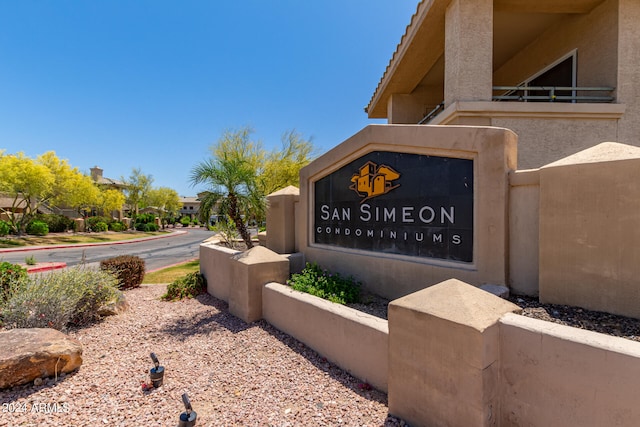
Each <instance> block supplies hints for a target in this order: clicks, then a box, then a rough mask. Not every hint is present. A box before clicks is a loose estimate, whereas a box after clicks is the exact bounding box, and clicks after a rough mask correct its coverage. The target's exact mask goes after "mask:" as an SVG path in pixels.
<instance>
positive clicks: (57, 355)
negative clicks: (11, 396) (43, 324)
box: [0, 328, 82, 389]
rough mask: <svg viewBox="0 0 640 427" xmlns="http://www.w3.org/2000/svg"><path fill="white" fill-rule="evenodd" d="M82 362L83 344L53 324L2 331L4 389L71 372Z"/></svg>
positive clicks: (0, 371) (1, 385) (0, 366)
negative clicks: (47, 326) (56, 328)
mask: <svg viewBox="0 0 640 427" xmlns="http://www.w3.org/2000/svg"><path fill="white" fill-rule="evenodd" d="M80 365H82V344H81V343H80V342H79V341H78V340H75V339H73V338H71V337H69V336H67V335H65V334H64V333H62V332H60V331H57V330H55V329H49V328H24V329H20V328H19V329H10V330H7V331H0V389H4V388H9V387H13V386H17V385H21V384H27V383H30V382H32V381H33V380H35V379H36V378H46V377H50V376H54V375H60V374H61V373H63V372H64V373H69V372H72V371H74V370H76V369H78V368H79V367H80Z"/></svg>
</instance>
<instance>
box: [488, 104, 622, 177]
mask: <svg viewBox="0 0 640 427" xmlns="http://www.w3.org/2000/svg"><path fill="white" fill-rule="evenodd" d="M569 114H570V113H569ZM491 124H492V125H493V126H500V127H505V128H507V129H511V130H513V131H514V132H515V133H517V134H518V166H519V167H520V168H523V169H529V168H537V167H540V166H543V165H546V164H548V163H551V162H554V161H556V160H560V159H562V158H564V157H567V156H570V155H572V154H575V153H577V152H579V151H582V150H585V149H587V148H589V147H593V146H594V145H597V144H599V143H601V142H603V141H612V140H615V139H616V135H617V131H618V121H617V119H616V118H607V119H599V120H598V119H596V120H594V119H580V118H571V117H567V118H551V117H550V118H544V119H541V118H533V117H531V118H519V117H516V118H508V117H497V118H493V119H492V120H491Z"/></svg>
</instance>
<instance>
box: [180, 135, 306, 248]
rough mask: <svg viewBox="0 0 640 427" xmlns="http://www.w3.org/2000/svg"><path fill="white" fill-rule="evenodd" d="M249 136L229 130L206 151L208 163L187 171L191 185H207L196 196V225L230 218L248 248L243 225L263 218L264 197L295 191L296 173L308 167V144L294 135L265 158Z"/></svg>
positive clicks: (285, 137) (263, 153) (246, 235)
mask: <svg viewBox="0 0 640 427" xmlns="http://www.w3.org/2000/svg"><path fill="white" fill-rule="evenodd" d="M252 133H253V130H252V129H251V128H249V127H244V128H241V129H239V130H236V131H233V130H229V131H226V132H224V133H223V134H222V136H221V137H220V139H219V140H218V141H217V143H216V144H215V145H213V146H212V147H211V148H210V150H211V154H212V157H211V158H210V159H208V160H205V161H202V162H200V163H199V164H197V165H196V166H195V167H194V168H193V169H192V171H191V182H192V184H193V185H197V184H207V185H208V186H209V188H208V189H207V190H206V191H204V192H202V193H200V194H199V196H200V202H201V204H200V219H201V220H203V221H207V220H208V218H209V217H210V215H211V213H212V212H213V211H214V210H216V209H217V211H218V213H221V214H223V215H225V216H227V215H228V216H229V218H231V220H232V221H233V223H234V224H235V226H236V229H237V230H238V233H239V234H240V235H241V236H242V238H243V240H244V241H245V243H246V244H247V247H249V248H250V247H251V241H250V239H249V235H248V232H247V230H246V222H247V221H248V220H249V219H255V220H256V221H257V222H258V223H261V222H262V221H263V220H264V217H265V211H266V196H267V195H269V194H270V193H272V192H274V191H277V190H279V189H281V188H284V187H286V186H288V185H296V186H298V185H299V175H300V169H302V167H304V166H305V165H306V164H308V163H309V161H311V156H312V153H313V151H314V148H313V144H312V142H311V140H305V139H304V138H303V137H302V136H301V135H300V134H299V133H298V132H296V131H295V130H291V131H287V132H285V133H284V134H283V136H282V148H281V149H280V150H277V149H276V150H273V151H271V152H267V151H266V150H265V149H264V148H263V146H262V143H261V142H259V141H255V140H253V139H252V138H251V135H252Z"/></svg>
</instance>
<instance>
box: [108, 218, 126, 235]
mask: <svg viewBox="0 0 640 427" xmlns="http://www.w3.org/2000/svg"><path fill="white" fill-rule="evenodd" d="M126 229H127V226H126V225H125V224H124V222H122V221H113V222H112V223H111V224H109V230H111V231H118V232H120V231H125V230H126Z"/></svg>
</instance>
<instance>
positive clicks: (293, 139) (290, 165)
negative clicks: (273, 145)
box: [258, 130, 314, 195]
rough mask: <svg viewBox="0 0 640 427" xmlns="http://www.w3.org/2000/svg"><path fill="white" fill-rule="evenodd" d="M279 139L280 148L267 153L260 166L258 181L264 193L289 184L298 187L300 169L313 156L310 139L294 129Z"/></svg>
mask: <svg viewBox="0 0 640 427" xmlns="http://www.w3.org/2000/svg"><path fill="white" fill-rule="evenodd" d="M281 141H282V148H281V149H279V150H273V151H271V152H270V153H268V154H267V155H266V156H265V160H264V162H263V163H262V167H261V168H260V173H259V175H258V182H259V185H260V186H261V190H262V192H263V193H264V194H265V195H269V194H271V193H273V192H274V191H278V190H281V189H283V188H285V187H288V186H289V185H293V186H296V187H299V186H300V169H302V168H303V167H305V166H306V165H307V164H309V162H310V161H311V159H312V158H313V152H314V147H313V143H312V141H311V139H304V138H303V136H302V135H301V134H300V133H298V132H296V131H295V130H289V131H287V132H285V133H284V134H283V135H282V139H281Z"/></svg>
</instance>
